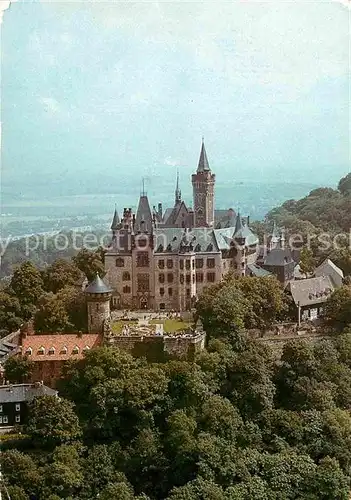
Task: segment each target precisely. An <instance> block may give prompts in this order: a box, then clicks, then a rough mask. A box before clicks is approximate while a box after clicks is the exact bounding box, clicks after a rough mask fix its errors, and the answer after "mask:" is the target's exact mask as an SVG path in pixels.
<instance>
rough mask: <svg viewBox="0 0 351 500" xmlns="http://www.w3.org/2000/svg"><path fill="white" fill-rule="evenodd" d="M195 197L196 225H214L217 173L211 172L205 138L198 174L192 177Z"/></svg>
mask: <svg viewBox="0 0 351 500" xmlns="http://www.w3.org/2000/svg"><path fill="white" fill-rule="evenodd" d="M191 181H192V185H193V198H194V225H195V227H212V226H213V224H214V185H215V175H214V174H213V173H212V172H211V169H210V166H209V163H208V159H207V154H206V149H205V144H204V140H203V138H202V146H201V153H200V159H199V164H198V167H197V171H196V174H193V175H192V177H191Z"/></svg>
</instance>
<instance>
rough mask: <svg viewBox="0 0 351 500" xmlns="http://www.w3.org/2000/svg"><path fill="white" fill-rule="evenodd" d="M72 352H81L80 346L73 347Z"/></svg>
mask: <svg viewBox="0 0 351 500" xmlns="http://www.w3.org/2000/svg"><path fill="white" fill-rule="evenodd" d="M72 354H79V347H78V346H77V345H76V346H75V347H73V350H72Z"/></svg>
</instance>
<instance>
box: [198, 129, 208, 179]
mask: <svg viewBox="0 0 351 500" xmlns="http://www.w3.org/2000/svg"><path fill="white" fill-rule="evenodd" d="M197 171H198V172H205V171H211V169H210V165H209V163H208V159H207V154H206V149H205V142H204V138H203V137H202V145H201V153H200V159H199V164H198V167H197Z"/></svg>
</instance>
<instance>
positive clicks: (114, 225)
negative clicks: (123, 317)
mask: <svg viewBox="0 0 351 500" xmlns="http://www.w3.org/2000/svg"><path fill="white" fill-rule="evenodd" d="M119 228H120V220H119V217H118V212H117V207H115V212H114V214H113V219H112V224H111V230H112V238H113V239H116V233H117V231H118V229H119Z"/></svg>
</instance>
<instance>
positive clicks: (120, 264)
mask: <svg viewBox="0 0 351 500" xmlns="http://www.w3.org/2000/svg"><path fill="white" fill-rule="evenodd" d="M116 267H124V259H122V257H118V259H116Z"/></svg>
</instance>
